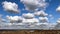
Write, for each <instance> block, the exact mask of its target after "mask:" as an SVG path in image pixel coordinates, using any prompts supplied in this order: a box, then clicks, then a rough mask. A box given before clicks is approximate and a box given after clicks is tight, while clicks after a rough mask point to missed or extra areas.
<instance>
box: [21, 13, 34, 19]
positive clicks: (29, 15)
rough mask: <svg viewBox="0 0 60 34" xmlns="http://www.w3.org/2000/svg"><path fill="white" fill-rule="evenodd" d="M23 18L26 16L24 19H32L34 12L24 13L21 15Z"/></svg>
mask: <svg viewBox="0 0 60 34" xmlns="http://www.w3.org/2000/svg"><path fill="white" fill-rule="evenodd" d="M22 16H23V17H24V18H26V19H32V18H34V14H31V13H27V14H26V13H24V14H23V15H22Z"/></svg>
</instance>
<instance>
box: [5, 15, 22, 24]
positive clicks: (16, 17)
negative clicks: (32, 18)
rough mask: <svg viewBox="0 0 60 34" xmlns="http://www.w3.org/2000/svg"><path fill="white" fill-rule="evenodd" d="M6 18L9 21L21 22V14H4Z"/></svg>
mask: <svg viewBox="0 0 60 34" xmlns="http://www.w3.org/2000/svg"><path fill="white" fill-rule="evenodd" d="M6 17H7V19H8V20H10V23H14V22H15V23H21V22H22V17H21V16H6Z"/></svg>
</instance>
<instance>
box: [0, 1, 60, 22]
mask: <svg viewBox="0 0 60 34" xmlns="http://www.w3.org/2000/svg"><path fill="white" fill-rule="evenodd" d="M4 1H7V2H15V3H16V4H17V5H18V8H19V9H20V11H21V12H20V13H19V14H10V13H8V12H6V11H5V10H4V8H3V7H2V6H3V5H2V2H4ZM46 2H48V3H49V5H48V7H47V8H46V10H45V12H46V13H48V14H52V15H53V17H54V18H53V19H51V18H49V16H48V18H49V21H50V22H51V23H55V22H56V21H57V19H58V18H60V13H58V12H57V11H56V9H57V7H58V6H59V5H60V0H46ZM23 8H24V4H23V3H21V2H20V0H0V14H2V15H3V17H2V18H5V16H6V15H10V16H16V15H18V16H21V15H22V14H23V13H28V11H27V10H22V9H23Z"/></svg>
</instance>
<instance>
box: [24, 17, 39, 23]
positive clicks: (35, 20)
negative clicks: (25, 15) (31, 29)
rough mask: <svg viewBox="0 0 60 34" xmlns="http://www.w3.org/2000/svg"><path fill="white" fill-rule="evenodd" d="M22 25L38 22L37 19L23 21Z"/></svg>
mask: <svg viewBox="0 0 60 34" xmlns="http://www.w3.org/2000/svg"><path fill="white" fill-rule="evenodd" d="M23 23H27V24H32V23H33V24H34V23H39V20H38V19H37V18H32V19H24V20H23Z"/></svg>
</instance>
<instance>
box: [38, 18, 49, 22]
mask: <svg viewBox="0 0 60 34" xmlns="http://www.w3.org/2000/svg"><path fill="white" fill-rule="evenodd" d="M39 20H40V22H42V23H45V22H49V21H48V18H47V17H39Z"/></svg>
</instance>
